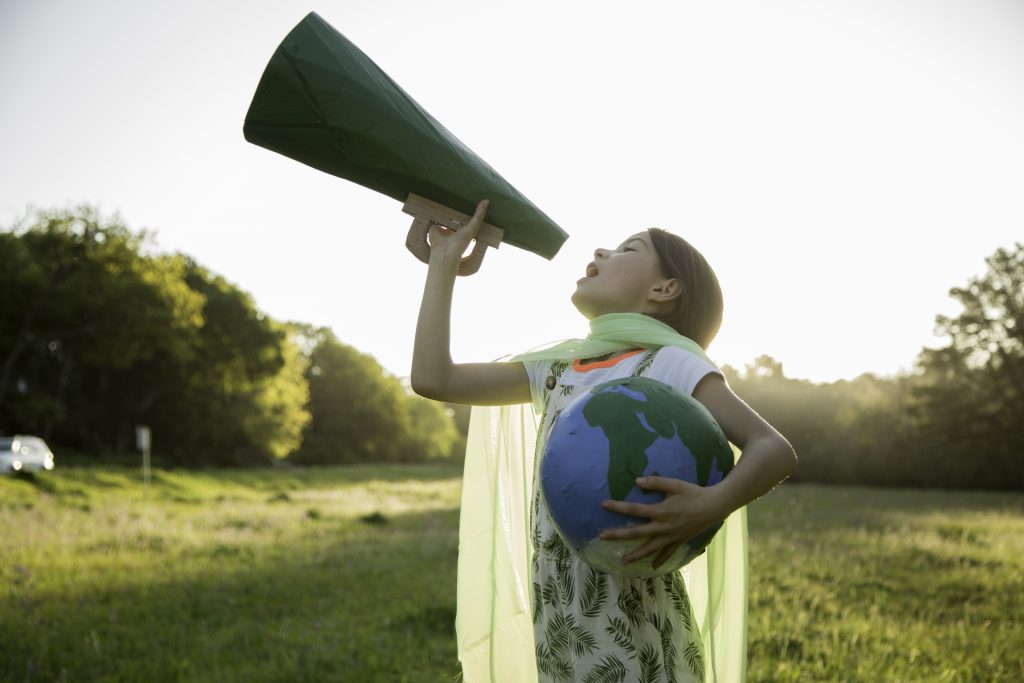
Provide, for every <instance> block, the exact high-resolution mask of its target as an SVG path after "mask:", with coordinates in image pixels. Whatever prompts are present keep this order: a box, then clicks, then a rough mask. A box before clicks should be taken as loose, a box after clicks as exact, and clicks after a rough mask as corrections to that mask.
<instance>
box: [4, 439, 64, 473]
mask: <svg viewBox="0 0 1024 683" xmlns="http://www.w3.org/2000/svg"><path fill="white" fill-rule="evenodd" d="M52 469H53V451H51V450H50V447H49V446H47V445H46V442H45V441H43V440H42V439H40V438H39V437H38V436H25V435H21V434H16V435H15V436H0V474H9V473H11V472H19V471H27V470H52Z"/></svg>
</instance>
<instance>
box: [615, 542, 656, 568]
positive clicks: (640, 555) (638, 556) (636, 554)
mask: <svg viewBox="0 0 1024 683" xmlns="http://www.w3.org/2000/svg"><path fill="white" fill-rule="evenodd" d="M664 546H665V540H664V539H660V538H652V539H651V540H650V541H648V542H647V543H644V544H643V545H642V546H640V547H639V548H635V549H634V550H633V551H631V552H630V553H629V554H627V555H623V557H622V564H629V563H630V562H636V561H637V560H642V559H644V558H645V557H647V556H649V555H653V554H654V553H656V552H658V551H659V550H660V549H661V548H663V547H664Z"/></svg>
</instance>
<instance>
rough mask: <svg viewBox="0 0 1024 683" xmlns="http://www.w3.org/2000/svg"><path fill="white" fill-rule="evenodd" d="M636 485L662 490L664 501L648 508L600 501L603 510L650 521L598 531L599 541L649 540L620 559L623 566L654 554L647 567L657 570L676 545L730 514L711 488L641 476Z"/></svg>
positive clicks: (612, 501)
mask: <svg viewBox="0 0 1024 683" xmlns="http://www.w3.org/2000/svg"><path fill="white" fill-rule="evenodd" d="M636 483H637V486H639V487H640V488H642V489H644V490H645V491H664V492H665V499H664V500H662V501H661V502H659V503H654V504H652V505H645V504H643V503H627V502H625V501H618V500H605V501H602V502H601V505H602V507H604V508H605V509H606V510H612V511H613V512H620V513H622V514H625V515H630V516H634V517H646V518H648V519H650V522H648V523H646V524H638V525H637V526H628V527H618V528H616V529H606V530H605V531H602V532H601V538H604V539H610V540H612V539H614V540H622V539H634V538H647V537H649V539H648V541H647V543H645V544H643V545H641V546H640V547H638V548H636V549H635V550H633V551H632V552H631V553H629V554H628V555H626V556H625V557H623V558H622V563H623V564H628V563H629V562H633V561H635V560H639V559H642V558H645V557H648V556H649V555H653V554H655V553H657V556H656V557H655V558H654V562H653V564H652V565H651V566H652V567H654V568H655V569H657V568H658V566H659V565H661V564H662V563H663V562H665V561H666V560H667V559H668V558H669V557H671V556H672V553H674V552H675V551H676V550H677V549H678V548H679V546H681V545H682V544H683V543H686V542H687V541H688V540H690V539H691V538H693V537H694V536H696V535H697V534H699V533H700V532H702V531H704V530H705V529H707V528H708V527H709V526H711V525H712V524H715V523H716V522H721V521H722V520H723V519H725V518H726V517H728V516H729V513H730V512H731V510H728V509H726V508H725V506H724V505H723V504H722V501H721V500H720V496H719V495H718V492H717V491H716V490H715V486H698V485H696V484H691V483H690V482H687V481H683V480H681V479H672V478H670V477H642V478H640V479H637V480H636ZM659 551H660V552H659Z"/></svg>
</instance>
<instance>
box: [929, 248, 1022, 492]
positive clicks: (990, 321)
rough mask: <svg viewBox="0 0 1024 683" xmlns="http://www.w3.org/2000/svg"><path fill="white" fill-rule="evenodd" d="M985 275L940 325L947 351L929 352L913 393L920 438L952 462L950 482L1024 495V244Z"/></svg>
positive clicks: (960, 294) (999, 256) (961, 293)
mask: <svg viewBox="0 0 1024 683" xmlns="http://www.w3.org/2000/svg"><path fill="white" fill-rule="evenodd" d="M986 263H987V266H988V268H987V270H986V272H985V273H984V274H983V275H981V276H980V277H977V278H973V279H971V280H970V281H969V282H968V284H967V286H966V287H954V288H953V289H951V290H950V292H949V293H950V296H951V297H953V298H954V299H956V301H957V302H959V304H960V305H961V307H962V310H961V312H960V313H959V314H958V315H956V316H939V317H938V318H936V326H937V330H938V332H939V333H940V334H943V335H945V336H946V337H947V339H948V343H947V344H946V345H945V346H943V347H941V348H936V349H925V350H924V351H922V353H921V355H920V357H919V358H918V376H917V378H916V383H915V386H914V396H915V398H916V408H917V415H918V417H919V420H920V424H921V429H922V433H923V434H924V435H925V438H927V439H928V440H929V441H930V442H931V443H932V444H934V445H935V447H936V448H938V449H941V450H945V451H946V452H949V453H950V454H951V455H950V456H949V457H947V458H944V459H943V461H942V462H940V463H936V464H937V465H938V466H939V467H940V468H941V469H944V470H946V471H947V472H948V477H949V478H955V479H957V480H959V481H961V482H971V481H974V482H983V483H984V485H985V486H988V487H995V488H1004V487H1010V488H1020V487H1024V430H1022V429H1021V425H1022V424H1024V244H1021V243H1017V244H1016V245H1014V247H1013V248H1011V249H998V250H996V252H995V253H994V254H992V255H991V256H990V257H989V258H988V259H986Z"/></svg>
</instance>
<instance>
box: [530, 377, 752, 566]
mask: <svg viewBox="0 0 1024 683" xmlns="http://www.w3.org/2000/svg"><path fill="white" fill-rule="evenodd" d="M732 464H733V456H732V450H731V448H730V447H729V445H728V441H727V440H726V438H725V435H724V434H723V433H722V431H721V429H720V428H719V427H718V424H717V423H716V422H715V421H714V419H713V418H712V417H711V414H710V413H708V411H707V409H706V408H704V406H703V405H701V404H700V403H699V402H698V401H696V400H695V399H693V398H692V397H690V396H686V395H685V394H682V393H681V392H679V391H678V390H676V389H675V388H673V387H671V386H669V385H667V384H664V383H662V382H658V381H656V380H652V379H649V378H644V377H630V378H622V379H618V380H612V381H610V382H605V383H603V384H601V385H598V386H596V387H593V388H592V389H590V390H589V391H587V392H586V393H585V394H583V395H581V396H580V397H579V398H577V399H576V400H574V401H573V402H572V403H570V404H569V405H568V406H567V407H566V408H565V409H564V410H563V411H562V412H561V413H560V414H559V415H558V418H557V420H556V421H555V424H554V425H553V426H552V428H551V432H550V434H549V436H548V440H547V443H546V446H545V449H544V453H543V455H542V461H541V472H540V474H541V488H542V493H543V496H544V500H545V503H546V505H547V508H548V511H549V513H550V515H551V519H552V521H553V522H554V524H555V527H556V528H557V529H558V531H559V533H560V534H561V536H562V538H563V539H564V540H565V542H566V544H567V545H568V546H569V547H570V548H571V549H572V550H574V551H575V552H576V553H577V554H579V555H580V556H581V557H582V558H583V559H584V560H585V561H587V562H590V563H591V564H593V565H595V566H598V567H600V568H601V569H603V570H605V571H609V572H614V573H617V574H624V575H633V576H653V575H657V574H661V573H665V572H666V571H671V570H672V569H676V568H678V567H680V566H682V565H683V564H685V563H686V562H689V561H690V560H692V559H693V558H694V557H696V556H697V555H699V554H700V553H701V552H703V550H704V548H705V546H706V545H707V543H708V542H709V541H710V539H711V537H712V536H713V535H714V533H715V531H717V530H718V528H719V526H720V525H715V526H714V527H712V528H710V529H708V530H707V531H705V532H703V533H702V534H699V535H698V536H697V537H695V538H693V539H691V541H690V542H689V543H686V544H683V546H682V547H680V549H679V550H678V551H677V552H676V553H675V554H674V555H673V557H672V558H670V559H669V561H667V562H666V563H665V564H664V565H662V566H659V568H658V570H657V571H654V570H652V569H651V567H650V559H651V558H648V559H647V561H644V562H635V563H632V564H630V565H626V566H625V567H623V566H622V564H621V557H622V556H623V555H625V554H627V553H628V552H629V551H630V550H631V549H632V548H633V547H636V546H637V545H639V544H640V543H642V542H644V540H642V539H641V540H631V541H621V540H620V541H614V540H613V541H605V540H602V539H601V538H599V536H598V535H599V534H600V532H601V531H602V530H604V529H609V528H614V527H621V526H628V525H635V524H643V523H645V522H646V521H647V520H645V519H642V518H639V517H634V516H630V515H622V514H619V513H617V512H612V511H610V510H605V509H604V508H602V507H601V501H602V500H605V499H617V500H625V501H628V502H635V503H646V504H652V503H657V502H659V501H661V500H662V499H664V494H663V493H661V492H659V491H644V490H642V489H640V488H638V487H637V486H635V485H634V483H633V482H634V480H635V479H636V477H640V476H662V477H671V478H675V479H682V480H684V481H688V482H691V483H694V484H700V485H702V486H710V485H713V484H716V483H718V482H719V481H721V480H722V478H723V477H724V476H725V475H726V474H727V473H728V471H729V470H730V469H731V467H732Z"/></svg>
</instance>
